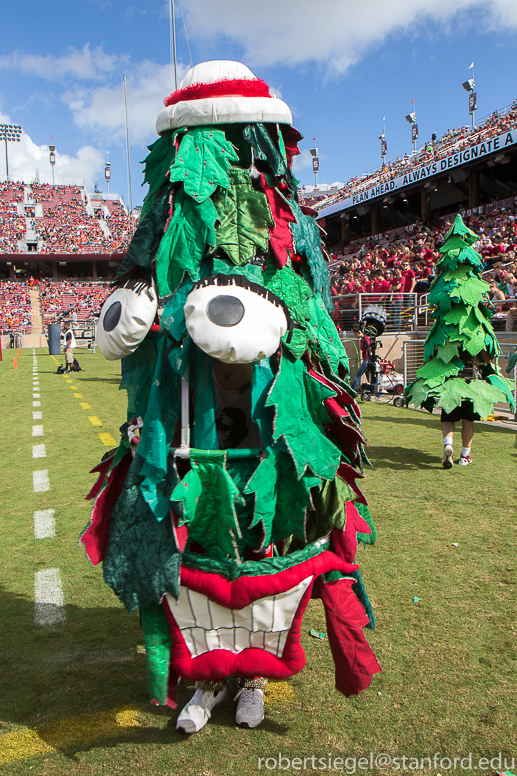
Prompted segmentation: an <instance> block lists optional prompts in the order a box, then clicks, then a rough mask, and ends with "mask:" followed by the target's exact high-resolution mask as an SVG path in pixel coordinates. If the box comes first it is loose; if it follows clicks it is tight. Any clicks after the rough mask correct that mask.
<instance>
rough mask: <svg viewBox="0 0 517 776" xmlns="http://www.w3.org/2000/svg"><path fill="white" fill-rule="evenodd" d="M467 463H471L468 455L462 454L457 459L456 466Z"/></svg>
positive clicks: (466, 464)
mask: <svg viewBox="0 0 517 776" xmlns="http://www.w3.org/2000/svg"><path fill="white" fill-rule="evenodd" d="M469 463H472V458H471V457H470V455H462V456H461V457H460V460H459V461H458V466H468V465H469Z"/></svg>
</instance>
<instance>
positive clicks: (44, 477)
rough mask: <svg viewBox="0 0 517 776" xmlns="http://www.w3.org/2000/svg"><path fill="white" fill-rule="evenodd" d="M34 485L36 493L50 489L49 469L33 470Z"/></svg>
mask: <svg viewBox="0 0 517 776" xmlns="http://www.w3.org/2000/svg"><path fill="white" fill-rule="evenodd" d="M32 486H33V490H34V493H44V492H45V491H46V490H50V480H49V477H48V469H42V470H41V471H37V472H32Z"/></svg>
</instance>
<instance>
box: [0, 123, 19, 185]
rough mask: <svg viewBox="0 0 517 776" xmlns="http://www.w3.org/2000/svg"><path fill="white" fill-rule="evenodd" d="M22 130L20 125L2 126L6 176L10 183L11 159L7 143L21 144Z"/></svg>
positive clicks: (0, 136) (0, 127)
mask: <svg viewBox="0 0 517 776" xmlns="http://www.w3.org/2000/svg"><path fill="white" fill-rule="evenodd" d="M22 131H23V130H22V128H21V127H20V126H19V124H0V140H3V141H4V142H5V176H6V179H7V182H9V157H8V155H7V141H10V142H12V143H15V142H18V143H19V142H20V136H21V134H22Z"/></svg>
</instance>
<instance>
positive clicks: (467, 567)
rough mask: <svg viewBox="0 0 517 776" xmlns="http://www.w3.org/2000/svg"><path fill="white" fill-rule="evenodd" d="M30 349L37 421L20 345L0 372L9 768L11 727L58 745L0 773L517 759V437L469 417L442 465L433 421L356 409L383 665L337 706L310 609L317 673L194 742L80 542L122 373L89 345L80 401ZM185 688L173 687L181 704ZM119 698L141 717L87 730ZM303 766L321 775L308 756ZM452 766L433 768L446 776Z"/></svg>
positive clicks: (0, 679) (0, 577)
mask: <svg viewBox="0 0 517 776" xmlns="http://www.w3.org/2000/svg"><path fill="white" fill-rule="evenodd" d="M37 353H38V355H40V358H39V374H40V388H41V391H40V392H41V408H38V409H41V410H42V412H43V420H41V421H33V420H32V406H31V405H32V350H26V351H23V354H22V357H21V358H20V359H19V360H18V369H17V370H14V369H13V367H12V358H11V357H10V355H9V352H8V351H7V353H5V352H4V361H3V363H1V364H0V397H1V401H2V407H3V410H4V413H3V415H4V428H3V445H2V466H1V469H0V494H1V496H0V498H1V504H0V547H1V550H0V552H1V555H0V560H1V564H0V591H1V592H0V595H1V601H0V604H1V609H0V611H1V614H2V617H1V621H0V633H1V638H0V763H1V755H2V736H10V735H11V734H12V733H13V731H24V730H26V729H34V728H36V729H37V731H38V734H39V738H40V740H46V741H47V742H48V743H49V744H51V745H56V742H57V743H58V744H59V745H58V750H57V751H55V752H51V753H48V754H43V755H39V756H33V757H25V756H24V757H22V756H21V755H20V757H19V759H15V760H13V761H12V762H10V763H9V764H4V765H1V764H0V773H1V774H2V776H4V774H5V775H6V776H14V775H16V776H21V775H22V774H23V776H25V775H26V774H38V776H47V774H48V775H49V776H58V775H59V776H64V775H65V774H66V775H67V776H86V775H88V776H90V775H93V774H101V773H103V774H124V775H128V776H133V774H134V775H135V776H136V774H153V776H169V775H170V776H172V774H174V775H175V776H176V774H184V775H185V776H191V775H192V776H219V774H239V775H240V774H257V773H260V772H265V771H266V768H265V766H264V765H263V766H262V769H261V770H259V768H258V759H259V758H260V757H262V758H266V757H277V756H278V752H279V751H280V752H282V754H283V755H284V756H287V757H290V758H293V757H297V756H298V757H301V758H303V757H311V756H312V755H315V757H316V758H325V759H326V761H328V756H329V754H331V755H332V757H343V758H344V757H357V758H358V757H363V756H366V757H367V758H369V753H370V752H373V753H374V756H375V755H377V754H380V753H381V752H386V753H388V754H389V755H390V756H392V757H396V756H402V755H406V756H408V757H409V756H415V757H418V758H423V757H427V756H431V757H432V756H433V755H434V754H435V752H441V753H442V755H441V756H445V755H447V756H451V757H454V756H458V757H464V756H467V755H468V753H469V752H472V753H473V757H474V760H473V762H474V763H475V762H476V759H477V758H478V757H483V756H485V757H489V758H491V757H494V756H495V755H497V754H498V753H499V752H502V753H503V757H504V756H506V757H510V758H511V756H512V754H513V756H514V757H516V760H517V751H516V750H517V746H516V744H515V742H516V740H517V735H516V732H517V731H516V701H515V675H516V667H517V665H516V658H517V632H516V631H517V626H516V625H515V601H516V581H517V574H516V566H517V557H516V538H517V537H516V527H517V526H516V519H515V506H514V505H515V486H514V479H515V470H516V469H515V464H516V448H515V434H514V433H513V432H511V431H509V430H506V429H500V428H495V427H493V426H489V425H481V424H476V433H475V438H474V447H473V451H472V455H473V458H474V464H473V465H472V466H469V467H466V468H460V467H457V466H455V467H454V468H453V469H452V470H451V471H444V470H443V469H442V468H441V466H440V460H441V458H440V454H441V434H440V426H439V419H438V418H436V417H434V416H433V417H431V416H429V415H428V414H427V413H423V412H417V411H410V410H407V409H397V408H394V407H393V406H391V405H383V406H379V405H368V404H367V405H363V407H364V411H365V423H364V425H365V432H366V436H367V438H368V443H369V448H368V454H369V456H370V459H371V461H372V463H373V465H374V469H373V470H371V471H368V472H367V477H366V480H365V481H363V486H364V490H365V493H366V495H367V497H368V499H369V501H370V505H371V509H372V514H373V516H374V519H375V522H376V525H377V528H378V532H379V539H378V543H377V546H376V547H374V548H367V549H359V551H358V556H357V559H358V562H359V563H360V564H361V571H362V574H363V579H364V581H365V586H366V589H367V591H368V593H369V594H370V597H371V599H372V603H373V606H374V610H375V612H376V616H377V621H378V623H377V630H376V631H375V632H373V633H372V632H370V631H368V632H367V635H368V638H369V640H370V643H371V644H372V646H373V647H374V649H375V652H376V654H377V657H378V659H379V661H380V662H381V665H382V667H383V673H382V674H380V675H378V676H376V677H374V679H373V682H372V685H371V687H370V689H369V690H368V691H366V692H365V693H363V694H362V695H361V696H359V697H357V698H349V699H345V698H343V697H342V696H340V695H339V694H338V693H337V692H336V691H335V690H334V689H333V664H332V660H331V657H330V653H329V647H328V643H327V641H326V640H325V641H319V640H316V639H313V638H311V637H310V636H309V630H310V629H311V628H315V629H316V630H318V631H324V630H325V620H324V615H323V610H322V607H321V604H320V603H319V602H312V603H311V604H310V606H309V610H308V613H307V615H306V618H305V620H304V626H303V637H302V643H303V646H304V648H305V650H306V654H307V667H306V669H305V670H304V671H303V672H302V673H301V674H299V675H297V676H295V677H293V678H292V679H291V680H289V681H288V682H287V683H281V684H277V685H273V686H272V687H271V689H270V693H269V699H268V704H267V706H266V709H267V713H266V719H265V721H264V723H263V724H262V725H261V726H260V728H258V729H257V730H253V731H250V730H240V729H237V728H236V727H235V724H234V721H233V710H234V705H233V702H232V698H231V697H230V698H228V699H227V700H226V701H225V702H224V703H223V704H222V706H220V707H218V708H217V709H216V710H215V711H214V715H213V718H212V720H211V722H210V723H209V725H208V726H207V727H206V728H205V729H204V730H203V731H202V732H200V733H199V734H197V735H196V736H194V737H191V738H185V737H182V736H180V735H179V734H177V733H176V731H175V718H176V712H171V711H169V710H153V709H152V708H151V707H150V706H149V705H148V702H147V688H146V673H145V658H144V656H143V654H142V651H141V644H142V636H141V632H140V630H139V626H138V618H137V617H136V616H134V615H133V616H131V617H129V616H128V615H127V614H126V613H125V611H124V609H123V608H122V607H121V605H120V604H119V602H118V600H117V599H116V598H115V597H114V595H113V594H112V593H111V591H110V590H109V589H108V588H107V587H106V586H105V585H104V583H103V581H102V571H101V569H100V568H92V566H91V565H90V564H89V562H88V561H87V560H86V558H85V556H84V553H83V551H82V550H79V549H78V547H77V540H78V536H79V533H80V532H81V530H82V528H83V527H84V525H85V524H86V522H87V520H88V514H89V509H90V504H88V503H87V502H85V501H84V495H85V493H86V492H87V491H88V490H89V488H90V487H91V485H92V483H93V481H94V477H93V476H92V475H90V474H88V470H89V469H90V468H92V466H94V465H95V464H96V463H97V462H98V460H99V459H100V456H101V455H102V454H103V452H104V451H105V450H106V449H107V448H106V447H105V446H104V445H103V444H102V443H101V441H100V439H99V436H98V433H99V431H100V432H108V433H110V434H111V435H112V436H113V437H114V438H115V439H118V427H119V426H120V424H121V423H122V422H123V421H124V420H125V393H124V392H122V391H121V392H118V391H117V384H118V378H119V374H120V363H119V362H113V363H109V362H106V361H105V360H104V359H102V357H101V356H100V355H99V354H97V355H93V354H91V353H88V352H86V351H85V352H84V353H78V354H77V355H78V358H79V361H80V362H81V365H82V366H83V367H84V369H85V371H84V372H81V373H80V374H79V375H77V376H74V378H73V380H74V382H73V385H75V386H77V388H78V389H79V392H80V393H81V394H82V396H83V399H76V398H75V397H74V394H73V392H72V391H71V390H70V388H69V385H70V384H69V383H66V381H65V379H64V378H63V377H60V376H57V375H56V374H55V364H54V362H53V360H52V359H51V358H50V357H49V356H48V355H44V351H43V350H38V351H37ZM81 401H84V402H87V403H88V404H90V406H91V410H84V409H82V408H81V407H80V404H79V403H80V402H81ZM89 415H95V416H98V417H99V418H100V420H101V422H102V423H103V426H102V428H94V427H93V426H92V425H91V423H90V422H89V420H88V416H89ZM33 423H43V426H44V430H45V437H44V438H43V439H41V438H34V439H33V438H32V437H31V428H32V425H33ZM42 442H43V443H45V445H46V449H47V458H45V459H35V460H33V459H32V445H33V444H34V443H42ZM456 448H457V449H459V439H458V440H457V442H456ZM44 468H46V469H48V470H49V476H50V483H51V490H50V492H47V493H33V492H32V471H33V470H34V469H44ZM45 508H52V509H55V510H56V522H57V533H56V537H55V538H53V539H44V540H39V541H36V540H35V539H34V535H33V512H34V510H35V509H45ZM454 544H457V545H458V546H457V547H455V546H453V545H454ZM54 567H57V568H59V569H60V572H61V578H62V581H63V587H64V595H65V603H66V611H67V621H66V623H65V624H62V625H59V626H56V627H54V628H50V629H46V628H42V627H36V626H35V625H34V624H33V615H34V604H33V585H34V573H35V571H37V570H39V569H44V568H54ZM413 597H417V598H420V599H421V600H420V601H418V602H417V603H414V602H413ZM191 691H192V690H191V686H189V685H187V686H181V685H180V690H179V702H180V704H183V703H184V702H186V700H187V699H188V697H189V695H190V693H191ZM120 707H130V708H132V709H135V710H136V712H137V717H136V719H137V723H138V724H137V725H136V726H134V727H130V728H126V729H125V730H124V731H122V732H121V734H120V735H110V734H109V733H106V734H104V735H103V734H102V732H100V733H99V732H98V731H97V733H95V734H92V735H90V736H88V731H87V725H88V722H87V720H88V719H89V717H88V716H87V715H92V714H95V713H98V712H104V711H110V710H113V709H117V708H120ZM80 715H85V717H84V720H85V722H84V726H85V731H86V732H85V733H84V736H83V738H82V739H81V740H79V741H78V740H77V737H76V738H74V736H73V735H71V736H70V740H68V741H67V740H66V736H65V738H64V739H63V737H62V736H61V737H59V736H56V734H55V729H56V728H55V723H58V722H59V721H60V720H68V719H69V718H71V717H77V716H80ZM64 724H65V726H66V724H68V723H64ZM75 729H77V723H76V728H75ZM4 740H8V739H7V738H6V739H4ZM64 741H65V743H63V742H64ZM21 754H22V753H21ZM315 762H316V761H315ZM284 764H285V761H284ZM510 764H511V759H510V762H509V765H510ZM316 765H318V764H317V762H316ZM319 769H321V765H319ZM306 770H308V771H311V770H313V769H312V767H311V761H308V764H307V766H306ZM351 770H352V761H349V771H351ZM366 770H367V771H368V772H372V773H384V774H389V773H394V772H395V771H396V770H397V769H396V768H393V767H392V768H391V769H390V768H388V769H384V770H380V769H378V768H376V767H374V768H373V770H370V768H369V767H368V768H367V769H366ZM444 770H446V768H445V769H444V768H443V767H442V768H441V769H440V767H438V768H437V769H434V768H432V769H431V770H430V771H428V770H426V771H425V772H431V773H436V772H437V771H441V773H442V776H444ZM510 770H511V768H510ZM493 771H494V769H490V768H489V769H488V770H487V773H493ZM358 772H360V771H358Z"/></svg>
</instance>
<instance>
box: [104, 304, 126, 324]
mask: <svg viewBox="0 0 517 776" xmlns="http://www.w3.org/2000/svg"><path fill="white" fill-rule="evenodd" d="M121 313H122V305H121V304H120V302H113V304H112V305H111V307H110V308H109V309H108V311H107V313H106V315H105V316H104V319H103V321H102V325H103V327H104V331H113V329H114V328H115V326H116V325H117V323H118V322H119V321H120V316H121Z"/></svg>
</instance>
